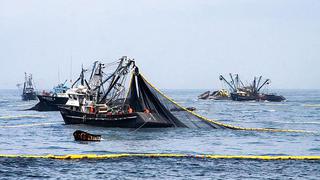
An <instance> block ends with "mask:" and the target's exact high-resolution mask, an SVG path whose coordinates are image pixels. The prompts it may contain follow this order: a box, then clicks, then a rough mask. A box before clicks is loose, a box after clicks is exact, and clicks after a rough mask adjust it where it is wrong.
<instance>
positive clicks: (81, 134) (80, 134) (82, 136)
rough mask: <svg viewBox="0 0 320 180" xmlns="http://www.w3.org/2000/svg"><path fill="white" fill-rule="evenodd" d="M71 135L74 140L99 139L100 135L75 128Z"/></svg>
mask: <svg viewBox="0 0 320 180" xmlns="http://www.w3.org/2000/svg"><path fill="white" fill-rule="evenodd" d="M73 137H74V140H75V141H101V135H96V134H90V133H87V132H85V131H81V130H76V131H75V132H74V133H73Z"/></svg>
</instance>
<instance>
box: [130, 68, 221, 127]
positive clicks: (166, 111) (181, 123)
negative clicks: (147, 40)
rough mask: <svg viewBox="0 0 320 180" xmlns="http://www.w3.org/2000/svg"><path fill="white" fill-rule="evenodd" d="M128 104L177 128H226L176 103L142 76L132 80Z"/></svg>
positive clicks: (135, 76) (134, 77) (136, 76)
mask: <svg viewBox="0 0 320 180" xmlns="http://www.w3.org/2000/svg"><path fill="white" fill-rule="evenodd" d="M127 104H129V105H130V106H131V107H132V108H133V109H134V110H135V111H137V112H144V111H149V112H150V113H152V114H156V115H157V117H158V118H159V121H166V122H169V123H172V124H173V126H175V127H188V128H225V127H224V126H221V125H218V124H214V123H210V122H208V121H206V120H204V119H202V118H201V117H198V116H196V115H194V114H193V113H191V112H189V111H187V110H186V109H185V108H183V107H181V106H179V105H178V104H176V103H174V102H173V101H171V100H170V99H168V98H167V97H165V96H164V95H163V94H161V93H160V92H159V91H158V90H157V89H155V88H154V87H152V86H151V84H149V83H148V82H147V81H146V80H145V79H144V78H143V77H142V76H141V75H140V74H138V75H134V76H133V78H132V81H131V84H130V89H129V93H128V97H127Z"/></svg>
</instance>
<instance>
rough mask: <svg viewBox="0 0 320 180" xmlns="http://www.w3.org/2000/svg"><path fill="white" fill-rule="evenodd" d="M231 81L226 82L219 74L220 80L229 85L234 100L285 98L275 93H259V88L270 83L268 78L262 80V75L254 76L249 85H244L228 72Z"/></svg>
mask: <svg viewBox="0 0 320 180" xmlns="http://www.w3.org/2000/svg"><path fill="white" fill-rule="evenodd" d="M230 78H231V81H230V82H228V81H227V80H226V78H224V77H223V76H222V75H220V80H221V81H224V82H225V83H226V84H227V85H228V86H229V87H230V91H231V93H230V96H231V99H232V100H234V101H271V102H281V101H284V100H286V98H285V97H283V96H280V95H276V94H265V93H261V89H262V88H263V87H265V86H266V85H269V84H270V79H266V80H264V81H263V80H262V76H260V77H259V78H257V77H254V80H253V82H252V83H251V84H249V85H244V84H243V83H242V81H241V80H240V78H239V75H238V74H236V75H235V76H233V75H232V74H231V73H230Z"/></svg>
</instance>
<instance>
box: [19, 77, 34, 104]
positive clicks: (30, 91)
mask: <svg viewBox="0 0 320 180" xmlns="http://www.w3.org/2000/svg"><path fill="white" fill-rule="evenodd" d="M21 96H22V100H23V101H29V100H36V99H37V94H36V91H35V88H34V83H33V80H32V74H27V73H25V81H24V83H23V92H22V95H21Z"/></svg>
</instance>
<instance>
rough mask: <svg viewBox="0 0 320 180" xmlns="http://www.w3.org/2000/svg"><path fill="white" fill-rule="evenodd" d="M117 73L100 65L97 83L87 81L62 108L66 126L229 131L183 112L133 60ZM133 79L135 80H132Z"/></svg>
mask: <svg viewBox="0 0 320 180" xmlns="http://www.w3.org/2000/svg"><path fill="white" fill-rule="evenodd" d="M112 64H116V67H115V70H112V71H111V72H110V73H105V68H109V67H108V65H107V66H106V67H105V66H102V65H101V64H100V63H99V64H97V66H98V68H97V71H95V72H98V73H95V74H96V76H95V77H96V78H95V79H96V81H95V82H96V83H92V81H91V83H90V81H89V82H87V81H86V78H84V75H81V78H80V79H81V82H82V84H83V85H81V86H78V88H77V89H75V90H74V91H73V93H70V94H69V100H68V102H67V103H66V105H65V106H62V107H60V112H61V115H62V117H63V119H64V122H65V124H87V125H93V126H101V127H119V128H168V127H187V128H228V127H226V126H223V125H221V124H215V123H212V122H209V121H207V120H206V119H205V118H202V117H200V116H198V115H195V114H194V113H193V112H192V111H191V110H189V109H187V108H183V107H182V106H179V105H178V104H177V103H175V102H174V101H173V100H171V99H170V98H168V97H167V96H165V95H164V94H162V93H161V92H160V91H159V90H157V89H156V88H155V87H154V86H153V85H151V84H150V83H149V82H148V81H147V80H146V79H145V78H144V77H143V76H142V74H141V73H140V72H139V69H138V67H137V66H136V64H135V61H134V60H133V59H129V58H127V57H126V56H124V57H122V58H120V59H119V61H116V62H115V63H112ZM128 77H131V78H128Z"/></svg>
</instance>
